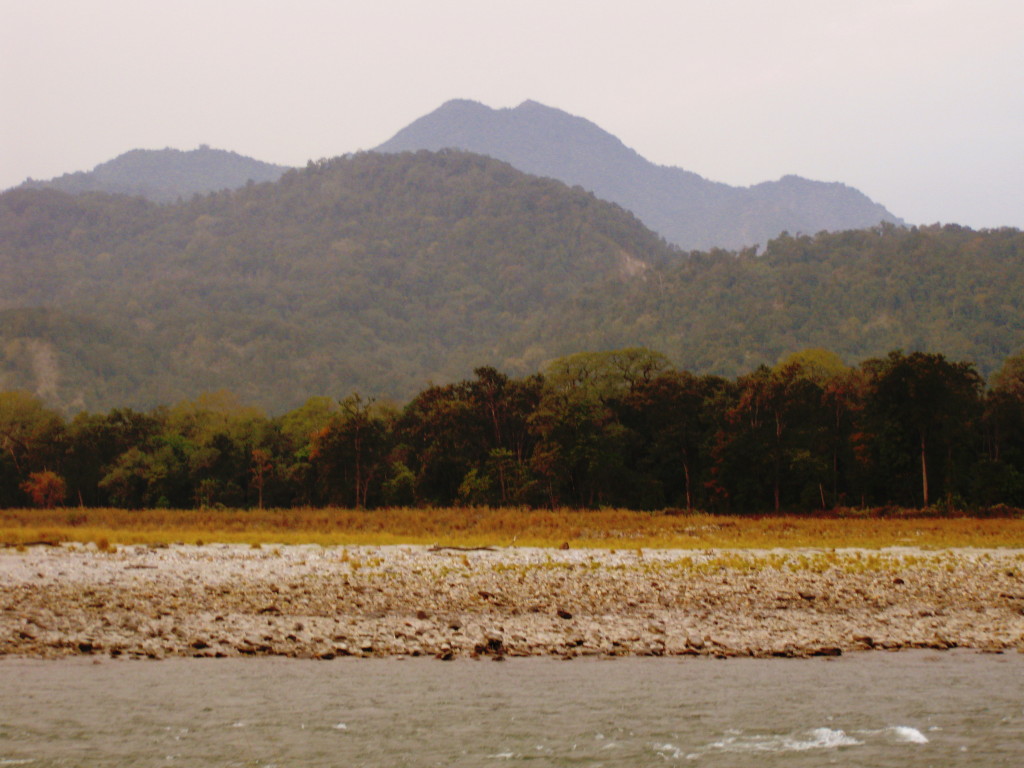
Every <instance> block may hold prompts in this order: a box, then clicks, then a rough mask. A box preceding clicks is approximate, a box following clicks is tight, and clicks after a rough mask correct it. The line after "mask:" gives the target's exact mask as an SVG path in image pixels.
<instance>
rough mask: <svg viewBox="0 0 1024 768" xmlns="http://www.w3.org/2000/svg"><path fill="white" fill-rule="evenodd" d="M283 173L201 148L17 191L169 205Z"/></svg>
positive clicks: (128, 156) (112, 164) (128, 157)
mask: <svg viewBox="0 0 1024 768" xmlns="http://www.w3.org/2000/svg"><path fill="white" fill-rule="evenodd" d="M286 170H288V169H287V168H286V167H284V166H280V165H272V164H271V163H264V162H262V161H260V160H254V159H253V158H251V157H245V156H243V155H239V154H238V153H236V152H228V151H226V150H223V149H211V148H210V147H207V146H202V147H199V148H198V149H193V150H188V151H182V150H179V149H133V150H131V151H130V152H125V153H124V154H123V155H118V156H117V157H115V158H114V159H113V160H108V161H107V162H105V163H100V164H99V165H97V166H96V167H95V168H93V169H92V170H91V171H79V172H77V173H66V174H64V175H63V176H58V177H57V178H55V179H51V180H49V181H35V180H31V179H30V180H28V181H26V182H25V183H24V184H22V186H23V187H26V188H31V189H44V188H49V189H59V190H61V191H62V192H70V193H72V194H78V193H82V192H107V193H110V194H122V195H138V196H140V197H144V198H146V199H147V200H152V201H154V202H157V203H172V202H174V201H176V200H178V199H186V200H187V199H188V198H190V197H192V195H197V194H205V193H207V192H218V191H220V190H223V189H237V188H238V187H242V186H245V185H246V184H247V183H249V182H255V183H260V182H266V181H277V180H278V179H279V178H281V174H283V173H284V172H285V171H286Z"/></svg>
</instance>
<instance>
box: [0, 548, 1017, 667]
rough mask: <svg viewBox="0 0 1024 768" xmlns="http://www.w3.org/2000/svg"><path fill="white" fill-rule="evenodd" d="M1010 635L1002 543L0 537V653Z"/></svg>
mask: <svg viewBox="0 0 1024 768" xmlns="http://www.w3.org/2000/svg"><path fill="white" fill-rule="evenodd" d="M953 647H966V648H974V649H980V650H989V651H1004V650H1008V649H1018V650H1024V553H1022V552H1021V551H1019V550H944V551H921V550H914V549H887V550H882V551H880V552H870V551H860V550H828V551H825V550H779V551H771V552H765V551H737V550H708V551H703V552H689V551H681V550H644V551H637V550H629V551H619V552H609V551H606V550H541V549H529V548H512V549H501V550H483V551H458V550H451V549H442V550H431V549H428V548H426V547H416V546H397V547H349V548H341V547H334V548H326V549H325V548H322V547H317V546H287V547H268V546H265V547H263V548H262V549H250V548H248V547H243V546H238V545H206V546H173V547H169V548H164V549H151V548H148V547H141V546H134V547H132V546H129V547H123V548H121V549H119V550H118V551H116V552H102V551H97V550H96V549H95V548H94V547H92V546H91V545H90V546H88V547H75V546H63V547H44V546H35V547H28V548H27V549H25V550H24V551H20V552H19V551H16V550H13V549H7V550H0V655H5V654H17V655H25V656H35V657H57V656H65V655H72V654H104V655H110V656H127V657H149V658H162V657H165V656H239V655H251V654H274V655H283V656H295V657H316V658H325V659H326V658H333V657H336V656H347V655H352V656H395V655H410V656H417V655H432V656H437V657H439V658H452V657H455V656H471V655H480V656H489V657H493V658H501V657H504V656H521V655H551V656H562V657H573V656H580V655H609V656H611V655H687V654H689V655H711V656H721V657H729V656H810V655H823V654H827V655H833V654H839V653H842V652H845V651H853V650H868V649H885V650H897V649H902V648H940V649H942V648H953Z"/></svg>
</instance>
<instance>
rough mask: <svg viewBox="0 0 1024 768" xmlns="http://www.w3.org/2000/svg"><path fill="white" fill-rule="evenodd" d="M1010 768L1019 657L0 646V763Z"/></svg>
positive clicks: (1016, 762) (1015, 757)
mask: <svg viewBox="0 0 1024 768" xmlns="http://www.w3.org/2000/svg"><path fill="white" fill-rule="evenodd" d="M14 765H24V766H29V767H30V768H35V767H36V766H38V767H40V768H41V767H42V766H170V767H172V768H173V767H175V766H281V767H284V766H339V767H342V766H344V767H345V768H348V767H350V766H353V767H354V766H375V767H376V766H381V767H388V768H390V767H392V766H395V767H398V766H416V767H419V766H516V765H527V766H537V767H538V768H539V767H540V766H595V767H596V766H664V765H681V766H682V765H693V766H759V767H762V766H826V765H840V766H901V767H902V766H982V767H984V768H988V767H990V766H1013V768H1019V766H1022V765H1024V654H1017V653H1013V654H1006V655H982V654H974V653H968V652H950V653H938V652H925V651H922V652H903V653H898V654H896V653H882V652H872V653H866V654H856V655H851V656H846V657H842V658H839V659H809V660H782V659H780V660H753V659H730V660H726V661H722V660H707V659H685V660H683V659H667V658H662V659H617V660H608V661H600V660H580V659H577V660H573V661H569V662H566V661H558V660H552V659H509V660H507V661H505V662H503V663H494V662H491V661H471V660H455V661H451V662H442V661H436V660H433V659H408V660H398V659H336V660H333V661H297V660H288V659H278V658H255V659H168V660H165V661H127V660H125V661H113V660H103V661H101V662H95V661H93V660H90V659H83V658H76V659H70V660H65V661H35V660H24V659H0V766H14Z"/></svg>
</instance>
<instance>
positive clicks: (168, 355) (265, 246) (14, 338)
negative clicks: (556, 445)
mask: <svg viewBox="0 0 1024 768" xmlns="http://www.w3.org/2000/svg"><path fill="white" fill-rule="evenodd" d="M675 258H678V255H677V254H676V253H675V252H673V251H672V250H671V249H670V248H669V247H668V246H666V245H665V243H664V242H663V241H662V240H661V239H660V238H659V237H657V236H656V235H655V234H654V233H652V232H650V231H649V230H648V229H646V228H645V227H644V226H643V225H642V224H641V223H640V222H639V221H638V220H637V219H636V217H635V216H633V215H632V214H631V213H629V212H627V211H625V210H623V209H622V208H620V207H618V206H616V205H613V204H611V203H607V202H604V201H601V200H598V199H597V198H595V197H594V196H593V195H592V194H590V193H588V192H585V191H583V190H582V189H571V188H569V187H567V186H565V185H564V184H562V183H560V182H558V181H555V180H552V179H541V178H538V177H534V176H529V175H527V174H524V173H522V172H521V171H517V170H515V169H514V168H512V167H511V166H509V165H508V164H506V163H502V162H500V161H498V160H494V159H491V158H486V157H483V156H479V155H470V154H466V153H461V152H443V153H427V152H421V153H415V154H400V155H382V154H377V153H363V154H359V155H353V156H347V157H342V158H337V159H335V160H330V161H322V162H317V163H310V164H309V165H308V166H307V167H306V168H304V169H301V170H292V171H289V172H287V173H285V174H284V175H283V176H282V177H281V179H280V180H279V181H277V182H275V183H272V184H258V185H249V186H246V187H242V188H240V189H237V190H234V191H225V192H220V193H214V194H210V195H207V196H203V197H194V198H192V199H190V200H189V201H187V202H181V203H176V204H170V205H156V204H153V203H149V202H147V201H145V200H143V199H141V198H138V197H126V196H123V195H107V194H101V193H84V194H78V195H69V194H67V193H62V192H59V191H57V190H54V189H15V190H10V191H8V192H6V193H4V194H2V195H0V387H3V388H14V387H21V388H28V389H32V390H34V391H37V392H39V393H40V394H41V395H44V396H46V397H47V398H48V399H49V400H50V401H51V402H55V403H56V404H59V405H60V406H61V407H63V408H65V409H69V410H71V409H75V408H83V407H84V408H87V409H96V408H109V407H113V406H115V405H119V406H133V407H148V406H152V405H154V404H156V403H160V402H168V401H171V400H176V399H181V398H183V397H187V396H190V395H191V394H193V393H195V392H198V391H203V390H212V389H219V388H222V387H226V388H230V389H232V390H234V391H235V392H236V393H237V394H238V395H239V396H240V397H242V398H243V399H244V400H246V401H247V402H251V403H254V404H258V405H262V406H264V407H266V408H270V409H273V410H281V409H286V408H291V407H295V406H296V405H298V404H300V403H301V402H303V401H304V400H305V399H306V398H307V397H309V396H310V395H312V394H317V393H324V394H331V395H336V396H344V395H345V394H347V393H349V392H350V391H351V390H352V389H354V388H357V389H359V390H361V391H363V392H364V393H368V394H373V395H376V396H389V397H394V398H405V397H409V396H411V395H412V394H413V393H415V392H416V391H418V390H419V389H421V388H422V387H423V386H425V385H426V383H427V382H429V381H443V380H451V379H453V378H457V377H459V376H463V375H468V374H469V373H470V372H471V371H472V369H473V368H474V367H476V366H479V365H485V364H500V365H517V363H516V362H515V361H516V360H519V363H518V367H519V368H522V369H527V370H528V369H531V368H532V369H536V367H539V365H540V364H542V363H543V362H544V361H545V360H547V359H549V358H551V357H554V356H556V355H557V354H559V353H561V352H562V351H563V350H565V349H566V347H565V346H564V345H563V343H562V342H564V343H572V341H573V340H571V339H565V340H562V341H561V342H558V343H557V344H556V345H555V346H554V347H550V348H548V347H541V346H538V345H526V346H525V347H522V346H514V345H513V346H510V345H509V342H508V340H509V339H510V338H513V337H515V336H517V335H518V333H519V331H520V329H521V328H522V327H523V325H524V324H525V323H526V322H527V321H528V320H529V319H531V318H536V317H539V316H546V317H549V318H551V320H552V322H553V323H555V324H557V322H558V317H559V316H562V315H566V314H569V313H571V312H572V311H573V302H574V301H575V299H576V297H577V296H578V295H580V294H581V293H586V292H589V291H592V290H593V291H599V290H601V289H600V288H599V286H602V285H604V284H605V283H608V282H612V283H614V282H621V281H636V280H640V281H642V280H643V279H644V275H645V273H646V272H647V271H649V270H650V269H653V268H654V266H655V265H657V264H664V263H667V262H668V261H670V260H672V259H675Z"/></svg>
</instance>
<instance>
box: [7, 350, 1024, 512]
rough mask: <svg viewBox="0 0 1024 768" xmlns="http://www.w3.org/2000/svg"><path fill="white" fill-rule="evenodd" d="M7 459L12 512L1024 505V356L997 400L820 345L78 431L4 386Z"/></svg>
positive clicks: (120, 412)
mask: <svg viewBox="0 0 1024 768" xmlns="http://www.w3.org/2000/svg"><path fill="white" fill-rule="evenodd" d="M0 449H2V454H0V505H3V506H6V507H18V506H27V505H38V506H60V505H69V506H78V505H82V506H90V507H93V506H95V507H99V506H113V507H124V508H145V507H170V508H191V507H197V506H198V507H210V506H218V505H223V506H226V507H241V508H252V507H266V506H272V507H296V506H322V505H338V506H345V507H361V508H375V507H381V506H407V505H438V506H448V505H492V506H496V505H523V506H530V507H543V506H571V507H583V508H586V507H600V506H613V507H624V508H633V509H651V510H655V509H666V508H680V509H682V508H685V509H702V510H708V511H718V512H728V513H758V512H768V511H814V510H822V509H833V508H837V507H866V506H870V507H879V506H887V505H895V506H901V507H924V508H928V507H943V508H947V509H948V508H956V509H982V508H990V507H993V506H996V505H1009V506H1013V507H1020V506H1024V353H1022V354H1020V355H1016V356H1013V357H1010V358H1009V359H1007V360H1006V361H1005V363H1004V364H1003V366H1002V368H1001V369H1000V370H999V371H998V372H997V373H996V374H994V375H993V376H992V377H991V380H990V381H989V382H988V384H987V385H986V383H985V382H984V381H983V379H982V377H981V376H980V375H979V374H978V372H977V371H976V370H975V368H974V366H973V365H972V364H971V363H967V362H954V361H951V360H947V359H946V357H945V356H943V355H941V354H935V353H925V352H912V353H909V354H905V353H903V352H900V351H894V352H891V353H890V354H889V355H888V356H886V357H883V358H872V359H868V360H865V361H864V362H862V363H860V364H859V365H857V366H852V367H851V366H847V365H845V364H844V363H843V362H842V361H841V360H840V359H839V357H838V356H836V355H835V354H834V353H831V352H828V351H826V350H821V349H812V350H806V351H804V352H800V353H797V354H793V355H791V356H789V357H787V358H785V359H784V360H783V361H781V362H780V363H779V364H778V365H776V366H774V367H770V368H769V367H767V366H761V367H758V368H757V369H756V370H754V371H752V372H750V373H747V374H744V375H741V376H738V377H736V378H732V379H729V378H725V377H720V376H713V375H695V374H692V373H690V372H687V371H684V370H677V369H675V368H673V367H672V365H671V364H670V363H669V361H668V359H667V358H666V357H665V356H664V355H661V354H660V353H657V352H653V351H650V350H647V349H643V348H629V349H621V350H615V351H608V352H591V353H580V354H575V355H570V356H567V357H563V358H559V359H557V360H555V361H554V362H552V363H550V364H549V365H548V366H547V367H546V368H545V369H544V371H543V372H542V373H538V374H535V375H531V376H525V377H512V376H509V375H507V374H505V373H502V372H500V371H498V370H496V369H494V368H491V367H483V368H477V369H476V371H475V372H474V376H473V378H471V379H466V380H463V381H459V382H456V383H452V384H446V385H443V386H429V387H427V388H426V389H423V390H422V391H420V392H419V393H418V394H417V395H416V396H415V397H413V398H412V399H411V400H410V401H409V402H408V403H407V404H405V405H404V406H403V407H399V406H398V405H396V404H394V403H391V402H384V401H375V400H372V399H366V398H363V397H362V396H360V395H359V394H357V393H353V394H351V395H349V396H347V397H344V398H343V399H340V400H335V399H332V398H327V397H314V398H311V399H309V400H308V401H307V402H306V403H305V404H304V405H302V406H301V407H299V408H297V409H294V410H292V411H289V412H287V413H284V414H283V415H280V416H276V417H268V416H266V415H265V414H264V413H262V412H261V411H259V410H258V409H256V408H252V407H247V406H245V405H244V404H242V403H241V402H240V401H239V399H238V398H237V397H236V396H235V395H233V394H232V393H230V392H227V391H220V392H215V393H209V394H204V395H201V396H200V397H198V398H197V399H195V400H190V401H184V402H181V403H178V404H177V405H174V406H160V407H157V408H154V409H151V410H149V411H144V412H143V411H135V410H131V409H121V408H118V409H113V410H111V411H109V412H107V413H88V412H83V413H79V414H77V415H76V416H74V417H73V418H70V419H67V418H65V417H63V416H62V415H61V414H59V413H58V412H56V411H54V410H51V409H49V408H47V407H46V406H45V405H44V404H43V402H42V401H41V400H40V399H38V398H37V397H35V396H34V395H32V394H29V393H27V392H24V391H6V392H0Z"/></svg>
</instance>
